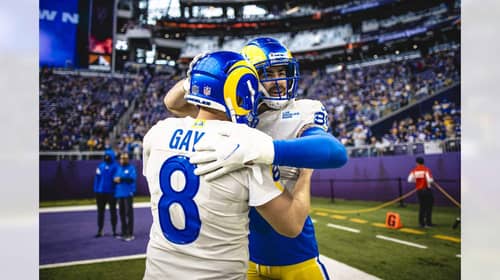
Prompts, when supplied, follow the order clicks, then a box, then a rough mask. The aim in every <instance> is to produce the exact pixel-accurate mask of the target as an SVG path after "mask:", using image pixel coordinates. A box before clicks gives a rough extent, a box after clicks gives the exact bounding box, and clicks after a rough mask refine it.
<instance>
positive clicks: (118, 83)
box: [40, 50, 460, 158]
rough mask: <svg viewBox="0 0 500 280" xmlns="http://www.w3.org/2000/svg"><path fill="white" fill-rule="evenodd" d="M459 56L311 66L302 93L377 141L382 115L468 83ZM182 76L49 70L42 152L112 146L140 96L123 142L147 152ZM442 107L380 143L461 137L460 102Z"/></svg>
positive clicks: (359, 140)
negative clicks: (375, 126) (147, 139)
mask: <svg viewBox="0 0 500 280" xmlns="http://www.w3.org/2000/svg"><path fill="white" fill-rule="evenodd" d="M459 54H460V52H459V50H458V51H456V50H455V51H441V52H436V53H432V54H427V55H425V56H422V57H417V58H411V59H406V60H401V59H390V60H389V61H387V60H385V61H383V63H376V62H375V63H373V64H372V65H371V66H364V67H359V65H356V64H350V65H344V67H343V68H342V69H340V70H339V71H333V72H332V71H330V72H328V73H327V71H326V70H325V69H321V70H303V71H301V80H300V83H299V93H298V97H297V98H298V99H300V98H310V99H317V100H320V101H321V102H322V103H323V104H324V105H325V107H326V109H327V111H328V112H329V119H330V121H331V123H330V128H331V133H332V134H333V135H335V136H336V137H337V138H338V139H339V140H341V141H342V142H343V143H344V144H345V145H346V146H348V147H349V146H353V147H358V146H363V145H370V144H375V143H376V142H377V139H376V138H374V137H373V135H372V133H371V131H370V129H369V126H370V125H371V124H372V123H373V122H374V121H376V120H377V119H379V118H380V117H382V116H385V115H387V114H388V113H391V112H393V111H395V110H397V109H400V108H402V107H404V106H406V105H409V104H411V103H413V102H416V101H418V100H421V99H422V98H424V97H428V96H431V95H432V94H434V93H436V92H437V91H439V90H440V89H443V88H445V87H447V86H450V85H453V84H456V83H458V82H459V81H460V55H459ZM181 78H182V76H181V75H178V74H177V73H173V74H156V75H154V76H153V77H152V78H150V77H149V76H148V75H145V74H142V75H139V76H138V77H137V78H124V79H117V78H111V77H82V76H71V75H56V74H53V73H51V72H50V71H47V70H43V71H42V72H41V83H40V150H41V151H57V150H59V151H66V150H81V151H83V150H103V149H104V148H105V147H106V146H109V145H110V139H108V137H109V135H110V132H111V130H112V129H113V126H114V125H115V124H116V123H117V121H118V120H119V119H120V117H121V116H122V115H123V113H124V112H125V111H126V110H127V108H128V107H129V104H131V102H132V101H134V102H135V108H134V110H133V112H131V115H130V119H129V120H128V122H127V125H126V126H124V128H123V129H121V130H120V131H119V132H120V134H119V135H118V137H119V139H116V140H117V142H118V145H117V147H116V148H117V149H118V150H120V151H125V152H128V153H129V154H130V155H131V156H132V158H139V157H140V153H141V140H142V138H143V136H144V134H145V132H146V131H147V130H148V129H149V128H150V127H151V126H152V125H154V124H155V123H156V122H157V121H158V120H161V119H163V118H166V117H167V116H169V115H168V112H167V110H166V109H165V107H164V105H163V97H164V94H165V93H166V92H167V91H168V89H169V88H170V87H172V86H173V85H174V84H175V83H176V82H177V81H178V80H180V79H181ZM438 106H440V108H442V109H441V111H442V112H438V111H435V112H434V113H430V114H424V115H422V116H420V117H419V118H418V119H411V118H408V119H403V120H401V121H399V122H397V123H395V124H394V125H393V128H392V129H391V131H389V132H387V133H386V135H385V136H384V137H382V138H380V139H379V140H378V141H381V142H383V143H389V144H397V143H405V142H414V141H428V140H432V139H444V138H451V137H459V136H460V131H459V127H460V108H455V107H456V105H455V104H453V103H449V102H447V101H442V102H441V103H438V104H436V108H437V107H438ZM443 108H446V109H443ZM450 108H451V109H450ZM424 124H425V125H424ZM450 124H453V125H454V128H453V127H451V125H450Z"/></svg>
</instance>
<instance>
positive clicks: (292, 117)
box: [257, 99, 329, 191]
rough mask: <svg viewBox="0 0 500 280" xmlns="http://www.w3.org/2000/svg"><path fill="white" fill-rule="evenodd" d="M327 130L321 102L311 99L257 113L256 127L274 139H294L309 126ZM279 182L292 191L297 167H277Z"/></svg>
mask: <svg viewBox="0 0 500 280" xmlns="http://www.w3.org/2000/svg"><path fill="white" fill-rule="evenodd" d="M314 126H315V127H320V128H321V129H323V130H325V131H327V130H328V126H329V122H328V113H327V112H326V109H325V107H324V106H323V104H321V102H319V101H317V100H311V99H300V100H292V101H290V102H289V103H288V105H287V106H286V107H285V108H283V109H282V110H267V111H265V112H263V113H261V114H260V115H259V123H258V125H257V129H258V130H260V131H262V132H265V133H266V134H268V135H269V136H271V137H272V138H273V139H275V140H285V139H294V138H298V137H300V136H301V135H302V132H304V130H306V129H308V128H310V127H314ZM279 170H280V172H281V174H280V178H281V183H282V184H283V185H284V186H285V187H286V188H287V189H288V190H289V191H292V190H293V187H294V186H295V183H296V182H297V177H298V173H299V172H298V168H295V167H282V166H280V167H279Z"/></svg>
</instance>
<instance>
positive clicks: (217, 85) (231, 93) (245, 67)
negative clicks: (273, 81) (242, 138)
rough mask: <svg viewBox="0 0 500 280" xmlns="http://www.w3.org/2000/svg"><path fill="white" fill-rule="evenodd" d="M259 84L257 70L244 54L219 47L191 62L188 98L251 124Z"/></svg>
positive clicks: (193, 102) (236, 119) (254, 113)
mask: <svg viewBox="0 0 500 280" xmlns="http://www.w3.org/2000/svg"><path fill="white" fill-rule="evenodd" d="M258 85H259V81H258V74H257V70H256V69H255V67H254V66H253V65H252V64H250V63H249V62H248V61H247V60H245V58H244V57H243V56H242V55H241V54H238V53H236V52H230V51H217V52H212V53H208V54H207V55H205V56H203V57H201V58H200V59H199V60H198V61H196V63H195V64H194V65H193V66H192V69H191V81H190V87H189V93H188V94H187V95H186V96H185V99H186V101H187V102H188V103H191V104H194V105H197V106H202V107H207V108H211V109H215V110H218V111H222V112H225V113H226V115H227V117H228V119H229V120H231V121H232V122H235V123H243V124H247V125H250V126H251V124H252V121H251V119H252V116H254V115H256V109H257V100H258V95H259V93H258V88H259V86H258ZM249 115H250V117H249ZM249 119H250V120H249Z"/></svg>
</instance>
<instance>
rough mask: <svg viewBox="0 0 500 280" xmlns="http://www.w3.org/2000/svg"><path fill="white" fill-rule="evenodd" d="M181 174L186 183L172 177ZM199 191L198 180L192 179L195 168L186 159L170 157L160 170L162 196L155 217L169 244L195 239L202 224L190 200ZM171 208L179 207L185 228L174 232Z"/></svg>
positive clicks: (187, 242) (197, 178)
mask: <svg viewBox="0 0 500 280" xmlns="http://www.w3.org/2000/svg"><path fill="white" fill-rule="evenodd" d="M179 172H180V173H179ZM181 173H182V174H183V176H184V179H185V180H176V179H178V178H173V176H175V177H178V176H180V174H181ZM173 182H184V185H183V186H178V185H173ZM199 187H200V178H199V177H198V176H196V175H194V166H193V165H192V164H191V163H189V158H187V157H184V156H173V157H170V158H168V159H167V160H166V161H165V162H164V163H163V165H162V166H161V169H160V188H161V191H162V193H163V195H162V196H161V198H160V202H159V205H158V216H159V218H160V226H161V230H162V231H163V235H164V236H165V238H166V239H167V240H168V241H170V242H172V243H175V244H189V243H191V242H193V241H195V240H196V238H198V235H199V233H200V227H201V220H200V214H199V212H198V207H197V205H196V203H195V202H194V200H193V199H194V196H195V195H196V193H197V192H198V189H199ZM174 188H175V189H174ZM179 190H180V191H179ZM174 204H178V205H180V206H181V207H182V210H183V211H184V217H185V218H184V224H185V226H184V228H183V229H179V228H177V227H176V226H175V225H174V223H173V222H172V217H171V216H170V208H171V207H172V206H173V205H174Z"/></svg>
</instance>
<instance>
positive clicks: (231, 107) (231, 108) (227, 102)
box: [225, 97, 236, 123]
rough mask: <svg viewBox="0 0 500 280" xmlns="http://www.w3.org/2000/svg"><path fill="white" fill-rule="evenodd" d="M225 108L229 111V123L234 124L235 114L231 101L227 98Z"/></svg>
mask: <svg viewBox="0 0 500 280" xmlns="http://www.w3.org/2000/svg"><path fill="white" fill-rule="evenodd" d="M225 100H226V106H227V108H228V109H229V116H231V121H232V122H233V123H236V112H235V111H234V108H233V104H232V103H231V99H230V98H229V97H227V98H226V99H225Z"/></svg>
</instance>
